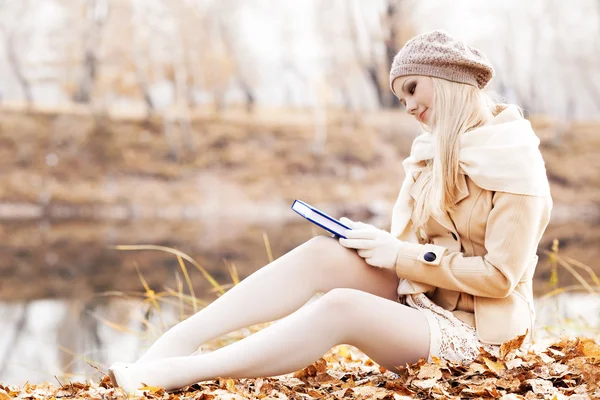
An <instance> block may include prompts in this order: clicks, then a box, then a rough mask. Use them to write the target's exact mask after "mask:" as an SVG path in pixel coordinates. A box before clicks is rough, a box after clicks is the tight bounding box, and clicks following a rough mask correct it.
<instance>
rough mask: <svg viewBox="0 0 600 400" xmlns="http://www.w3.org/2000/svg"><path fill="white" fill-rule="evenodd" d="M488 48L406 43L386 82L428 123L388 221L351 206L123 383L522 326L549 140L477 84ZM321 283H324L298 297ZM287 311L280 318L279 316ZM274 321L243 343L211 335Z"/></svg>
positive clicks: (416, 347)
mask: <svg viewBox="0 0 600 400" xmlns="http://www.w3.org/2000/svg"><path fill="white" fill-rule="evenodd" d="M492 76H493V69H492V66H491V65H490V63H489V61H488V60H487V59H486V57H485V56H484V55H483V54H482V53H481V52H480V51H478V50H477V49H475V48H473V47H471V46H469V45H467V44H465V43H463V42H461V41H459V40H456V39H454V38H452V37H451V36H449V35H448V34H446V33H445V32H441V31H434V32H429V33H425V34H422V35H419V36H416V37H414V38H413V39H411V40H410V41H409V42H407V43H406V45H405V46H404V47H403V48H402V49H401V50H400V51H399V53H398V54H397V55H396V57H395V58H394V60H393V64H392V67H391V72H390V87H391V89H392V91H393V93H394V94H395V95H396V96H397V97H398V99H399V100H400V102H402V104H403V105H404V106H405V107H406V110H407V112H408V113H409V114H411V115H413V116H414V117H415V118H416V119H417V120H418V121H419V122H420V123H421V124H422V126H423V133H422V134H421V135H419V136H418V137H417V138H416V139H415V141H414V143H413V146H412V149H411V154H410V157H408V158H407V159H406V160H405V161H404V163H403V166H404V169H405V172H406V177H405V180H404V182H403V184H402V186H401V188H400V194H399V196H398V200H397V202H396V204H395V206H394V209H393V214H392V226H391V233H390V232H387V231H384V230H380V229H378V228H376V227H374V226H371V225H368V224H365V223H361V222H354V221H350V220H348V219H345V220H344V222H346V223H348V224H350V225H351V227H352V228H353V230H352V231H351V232H350V233H349V234H348V238H347V239H339V240H336V239H334V238H331V237H325V236H322V237H316V238H314V239H311V240H309V241H308V242H306V243H304V244H302V245H300V246H298V247H297V248H295V249H294V250H292V251H290V252H289V253H287V254H285V255H283V256H282V257H281V258H279V259H277V260H275V261H273V262H272V263H270V264H268V265H266V266H265V267H263V268H262V269H260V270H259V271H257V272H256V273H254V274H252V275H251V276H249V277H247V278H246V279H244V280H243V281H242V282H241V283H240V284H239V285H237V286H235V287H233V288H232V289H230V290H229V291H228V292H227V293H226V294H224V295H223V296H221V297H220V298H218V299H217V300H215V301H214V302H213V303H212V304H210V305H209V306H208V307H206V308H205V309H203V310H201V311H199V312H198V313H196V314H195V315H193V316H191V317H190V318H188V319H187V320H185V321H183V322H181V323H179V324H178V325H176V326H174V327H173V328H171V329H170V330H169V331H168V332H166V333H165V334H164V335H163V336H162V337H161V338H159V339H158V340H157V341H156V342H155V343H154V344H153V345H152V346H151V347H150V349H149V350H148V351H147V352H146V353H145V354H144V355H143V356H142V357H141V358H140V359H139V360H138V361H137V362H135V363H131V364H126V363H116V364H114V365H113V366H112V367H111V368H110V370H109V373H110V376H111V379H112V381H113V383H114V384H115V385H117V386H121V387H123V389H124V390H126V391H127V392H132V391H135V390H136V389H137V388H139V387H140V386H142V383H144V384H147V385H152V386H161V387H164V388H166V389H168V390H169V389H176V388H180V387H183V386H185V385H189V384H192V383H195V382H201V381H205V380H210V379H214V378H216V377H232V378H242V377H258V376H277V375H282V374H286V373H290V372H293V371H296V370H299V369H301V368H303V367H305V366H307V365H309V364H311V363H312V362H314V361H315V360H317V359H318V358H319V357H321V356H322V355H323V354H324V353H326V352H327V351H328V350H330V349H331V348H332V347H334V346H336V345H338V344H350V345H353V346H356V347H357V348H359V349H361V350H362V351H363V352H364V353H366V354H367V355H368V356H369V357H371V358H372V359H373V360H374V361H375V362H377V363H378V364H380V365H382V366H383V367H385V368H387V369H388V370H392V371H394V370H395V366H401V365H405V364H406V363H412V362H416V361H418V360H419V359H420V358H426V359H428V360H430V361H431V357H432V356H437V357H441V358H445V359H448V360H452V361H458V362H465V363H467V362H469V361H471V360H472V359H473V358H475V357H476V355H477V354H478V351H479V348H480V347H482V346H483V347H484V348H487V349H489V350H490V351H493V350H494V347H495V346H496V349H497V346H498V345H500V344H501V343H503V342H504V341H507V340H510V339H512V338H514V337H516V336H518V335H522V334H525V333H527V336H526V340H525V344H524V345H525V346H526V345H527V344H529V343H530V342H531V336H532V331H533V326H534V319H535V312H534V307H533V294H532V277H533V273H534V271H535V268H536V264H537V260H538V257H537V256H536V250H537V246H538V244H539V241H540V239H541V237H542V234H543V232H544V230H545V228H546V226H547V224H548V222H549V219H550V210H551V208H552V199H551V197H550V189H549V185H548V180H547V177H546V171H545V167H544V161H543V159H542V157H541V154H540V152H539V149H538V145H539V140H538V138H537V137H536V135H535V133H534V132H533V130H532V129H531V125H530V124H529V122H528V121H527V120H525V119H524V118H523V116H522V115H521V113H520V111H519V109H518V108H517V107H516V106H514V105H502V104H494V102H493V101H492V100H491V99H490V97H489V96H488V95H487V94H486V92H484V91H483V90H482V89H484V87H485V86H486V85H487V83H488V82H489V81H490V79H491V78H492ZM318 292H323V293H324V295H323V296H322V297H320V298H319V299H318V300H317V301H315V302H312V303H310V304H308V305H306V306H304V307H303V305H305V304H306V303H307V301H308V300H309V299H310V298H311V297H312V296H313V295H314V294H315V293H318ZM279 319H280V320H279ZM274 320H279V321H277V322H276V323H274V324H272V325H271V326H269V327H267V328H265V329H263V330H261V331H260V332H257V333H255V334H253V335H251V336H249V337H247V338H245V339H243V340H241V341H239V342H236V343H233V344H230V345H228V346H226V347H223V348H221V349H218V350H216V351H214V352H211V353H207V354H202V355H192V353H194V351H195V350H196V349H197V348H198V347H199V346H200V345H201V344H202V343H203V342H205V341H207V340H209V339H212V338H215V337H218V336H220V335H222V334H225V333H228V332H231V331H234V330H238V329H241V328H243V327H247V326H250V325H253V324H257V323H261V322H266V321H274Z"/></svg>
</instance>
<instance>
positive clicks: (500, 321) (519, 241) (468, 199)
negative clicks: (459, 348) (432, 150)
mask: <svg viewBox="0 0 600 400" xmlns="http://www.w3.org/2000/svg"><path fill="white" fill-rule="evenodd" d="M427 173H428V172H427V171H424V172H421V173H420V174H419V176H418V177H417V178H416V181H415V183H414V185H413V186H412V187H411V189H410V196H411V197H412V198H413V199H416V198H418V196H419V194H420V192H421V191H422V188H423V183H424V178H425V174H427ZM459 193H460V195H459V197H458V203H457V207H456V209H455V210H454V211H452V212H450V213H449V215H448V216H447V217H446V218H443V219H440V220H435V219H430V221H429V223H428V225H427V226H426V227H425V231H426V234H427V236H428V238H429V240H427V241H423V240H421V241H420V243H409V242H404V243H403V248H402V250H401V251H400V253H399V256H398V258H397V260H396V274H397V275H398V277H399V278H400V284H399V286H398V294H399V295H404V294H410V293H415V292H418V291H417V290H415V289H414V287H413V285H412V283H411V281H415V282H423V283H426V284H430V285H433V286H435V288H433V289H432V290H429V291H428V292H427V293H426V294H427V296H429V297H430V298H431V299H432V300H433V301H434V302H435V303H436V304H438V305H440V306H441V307H443V308H444V309H446V310H449V311H452V313H453V314H454V315H455V316H456V317H458V318H459V319H461V320H463V321H465V322H467V323H469V324H471V325H472V326H474V327H475V328H476V330H477V335H478V337H479V339H480V340H481V341H482V342H483V343H488V344H501V343H503V342H505V341H507V340H510V339H513V338H514V337H516V336H518V335H522V334H524V333H525V331H527V330H528V331H529V334H528V336H527V338H526V342H529V341H530V340H531V334H532V332H533V327H534V321H535V310H534V307H533V289H532V278H533V274H534V271H535V267H536V265H537V262H538V256H537V255H536V251H537V247H538V244H539V242H540V240H541V238H542V234H543V233H544V230H545V229H546V226H547V225H548V222H549V220H550V211H551V209H552V198H551V197H550V196H549V195H548V196H529V195H521V194H512V193H505V192H493V191H489V190H485V189H482V188H480V187H478V186H477V185H475V183H474V182H473V181H472V180H471V179H470V178H469V177H468V176H467V175H465V174H461V178H460V180H459ZM405 278H406V279H405ZM409 280H410V281H409Z"/></svg>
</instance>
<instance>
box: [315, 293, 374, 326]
mask: <svg viewBox="0 0 600 400" xmlns="http://www.w3.org/2000/svg"><path fill="white" fill-rule="evenodd" d="M361 294H364V293H363V292H361V291H360V290H357V289H351V288H334V289H331V290H330V291H328V292H327V293H325V294H324V295H323V296H321V298H319V300H318V303H317V306H318V307H319V308H320V309H321V310H322V311H324V312H325V313H327V314H328V315H331V316H335V317H341V318H342V319H343V318H345V316H347V315H348V314H350V313H351V312H352V310H353V308H354V307H356V303H357V301H359V297H360V295H361Z"/></svg>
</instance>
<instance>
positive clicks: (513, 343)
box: [500, 330, 529, 360]
mask: <svg viewBox="0 0 600 400" xmlns="http://www.w3.org/2000/svg"><path fill="white" fill-rule="evenodd" d="M528 332H529V330H527V331H525V334H523V335H521V336H517V337H516V338H514V339H512V340H509V341H508V342H504V343H502V345H501V346H500V359H501V360H504V359H505V358H506V356H507V355H508V354H509V353H510V352H511V351H513V350H516V349H518V348H520V347H521V346H522V345H523V341H524V340H525V336H527V333H528Z"/></svg>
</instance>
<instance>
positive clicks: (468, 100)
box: [412, 77, 496, 239]
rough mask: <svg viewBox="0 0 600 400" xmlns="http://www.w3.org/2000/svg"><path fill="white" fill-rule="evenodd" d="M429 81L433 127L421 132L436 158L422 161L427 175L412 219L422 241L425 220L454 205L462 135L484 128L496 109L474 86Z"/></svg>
mask: <svg viewBox="0 0 600 400" xmlns="http://www.w3.org/2000/svg"><path fill="white" fill-rule="evenodd" d="M431 79H432V81H433V104H432V111H433V115H432V123H431V126H429V127H427V126H424V128H425V130H426V131H430V132H431V133H432V134H433V138H434V142H435V143H434V144H435V155H434V158H433V160H427V161H423V163H424V164H425V166H426V167H427V168H428V169H429V171H430V174H429V175H428V178H427V181H426V182H424V186H423V191H422V192H421V195H420V196H419V198H418V199H416V201H415V205H414V208H413V215H412V220H413V226H414V229H415V231H416V232H417V234H418V235H420V236H421V237H422V238H424V239H426V237H425V235H424V231H423V227H424V226H425V224H426V222H427V220H428V219H429V218H430V217H432V216H439V215H444V214H445V213H446V212H448V211H450V210H452V209H453V208H454V207H455V205H456V204H455V203H456V196H457V193H456V187H457V183H458V179H459V173H460V171H459V163H458V158H459V152H460V137H461V135H462V134H463V133H465V132H467V131H469V130H471V129H474V128H476V127H478V126H481V125H484V124H485V123H486V122H488V121H489V120H490V119H491V118H492V116H493V112H494V111H495V109H496V102H495V99H494V97H493V96H492V95H489V94H488V93H486V92H484V91H482V90H480V89H478V88H476V87H474V86H471V85H466V84H462V83H457V82H452V81H448V80H445V79H439V78H435V77H432V78H431Z"/></svg>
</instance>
